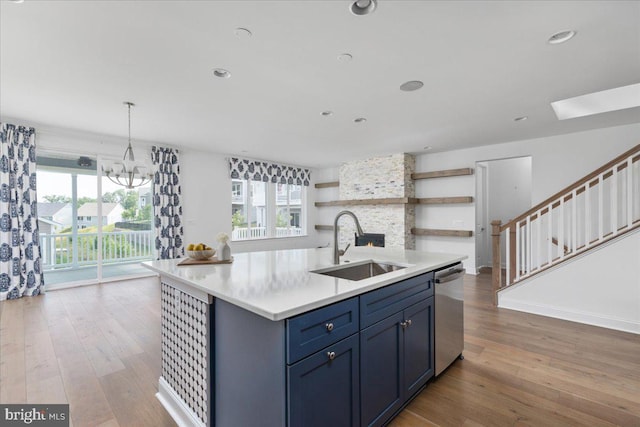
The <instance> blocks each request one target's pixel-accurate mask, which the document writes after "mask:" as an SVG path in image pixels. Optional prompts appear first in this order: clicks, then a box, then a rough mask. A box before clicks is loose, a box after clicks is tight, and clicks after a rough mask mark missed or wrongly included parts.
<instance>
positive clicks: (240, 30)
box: [234, 28, 252, 39]
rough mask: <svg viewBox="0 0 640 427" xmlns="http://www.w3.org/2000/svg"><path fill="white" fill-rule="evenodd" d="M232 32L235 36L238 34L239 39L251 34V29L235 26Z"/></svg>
mask: <svg viewBox="0 0 640 427" xmlns="http://www.w3.org/2000/svg"><path fill="white" fill-rule="evenodd" d="M234 33H235V34H236V36H238V38H241V39H248V38H249V37H251V36H252V34H251V31H249V30H248V29H246V28H236V29H235V31H234Z"/></svg>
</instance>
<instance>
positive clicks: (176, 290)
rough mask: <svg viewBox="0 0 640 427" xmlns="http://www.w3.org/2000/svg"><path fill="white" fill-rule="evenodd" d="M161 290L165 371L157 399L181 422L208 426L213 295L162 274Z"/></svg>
mask: <svg viewBox="0 0 640 427" xmlns="http://www.w3.org/2000/svg"><path fill="white" fill-rule="evenodd" d="M161 290H162V292H161V310H162V317H161V321H162V374H161V377H160V382H159V387H158V390H159V391H158V398H159V399H160V401H161V402H162V404H163V406H165V408H166V409H167V411H168V412H169V413H170V414H171V415H172V417H173V418H174V420H176V422H177V423H178V424H185V425H201V426H205V425H209V424H210V421H211V419H212V416H211V401H212V396H211V394H210V391H211V389H210V387H209V386H208V385H209V383H210V377H211V358H210V355H211V349H210V329H211V322H212V316H211V307H212V306H211V301H212V298H211V297H210V296H209V295H207V294H205V293H203V292H201V291H198V290H196V289H193V288H191V287H190V286H188V285H185V284H183V283H180V282H177V281H174V280H171V279H169V278H167V277H161Z"/></svg>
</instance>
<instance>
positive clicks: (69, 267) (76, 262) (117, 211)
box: [36, 153, 154, 289]
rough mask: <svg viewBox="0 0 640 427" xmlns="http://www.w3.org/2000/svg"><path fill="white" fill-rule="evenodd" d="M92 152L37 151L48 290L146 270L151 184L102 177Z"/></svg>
mask: <svg viewBox="0 0 640 427" xmlns="http://www.w3.org/2000/svg"><path fill="white" fill-rule="evenodd" d="M97 164H98V159H97V158H96V157H95V156H94V157H91V156H85V155H82V156H78V155H75V154H60V153H39V155H38V159H37V165H38V166H37V171H36V173H37V186H38V200H37V202H38V227H39V239H40V247H41V250H42V261H43V270H44V271H45V280H46V283H47V287H48V288H49V289H56V288H61V287H66V286H70V285H71V286H75V285H78V284H89V283H96V282H102V281H107V280H120V279H123V278H130V277H139V276H146V275H149V274H150V272H149V271H148V270H147V269H145V268H144V267H142V266H140V262H141V261H145V260H151V259H152V255H153V251H154V247H153V235H152V234H153V231H152V221H151V217H152V211H151V209H152V204H151V196H152V195H151V187H150V186H146V187H140V188H135V189H133V190H127V189H126V188H124V187H121V186H117V185H115V184H113V183H111V181H109V180H108V179H107V178H106V177H102V176H101V174H100V173H99V170H100V169H99V168H98V166H97Z"/></svg>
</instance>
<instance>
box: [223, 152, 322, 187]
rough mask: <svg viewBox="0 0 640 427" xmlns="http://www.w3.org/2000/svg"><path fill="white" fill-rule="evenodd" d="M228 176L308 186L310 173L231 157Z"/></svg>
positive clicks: (293, 167)
mask: <svg viewBox="0 0 640 427" xmlns="http://www.w3.org/2000/svg"><path fill="white" fill-rule="evenodd" d="M229 176H231V178H235V179H250V180H252V181H262V182H273V183H279V184H296V185H304V186H309V181H310V179H311V172H310V171H309V169H304V168H299V167H296V166H286V165H279V164H277V163H270V162H263V161H261V160H247V159H239V158H236V157H232V158H230V159H229Z"/></svg>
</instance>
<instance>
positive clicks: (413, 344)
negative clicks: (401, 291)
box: [403, 297, 435, 399]
mask: <svg viewBox="0 0 640 427" xmlns="http://www.w3.org/2000/svg"><path fill="white" fill-rule="evenodd" d="M433 307H434V298H433V297H430V298H427V299H426V300H425V301H422V302H420V303H418V304H415V305H413V306H411V307H409V308H408V309H406V310H405V312H404V315H405V319H408V320H411V325H408V326H407V327H406V328H405V329H404V375H403V377H404V383H403V384H404V396H405V399H407V398H410V397H411V396H413V395H414V394H415V393H416V392H417V391H418V390H420V388H422V386H423V385H425V384H426V383H427V380H429V378H431V377H432V376H433V374H434V366H435V365H434V363H435V357H434V355H435V353H434V327H433V326H434V310H433Z"/></svg>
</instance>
